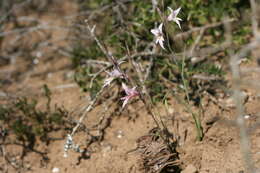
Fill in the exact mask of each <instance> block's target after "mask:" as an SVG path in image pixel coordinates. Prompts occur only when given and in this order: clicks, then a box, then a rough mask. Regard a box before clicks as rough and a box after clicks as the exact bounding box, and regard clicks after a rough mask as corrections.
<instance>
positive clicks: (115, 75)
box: [103, 69, 124, 87]
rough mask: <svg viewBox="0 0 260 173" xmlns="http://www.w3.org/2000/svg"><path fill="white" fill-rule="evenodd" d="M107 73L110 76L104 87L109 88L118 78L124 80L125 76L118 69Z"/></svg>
mask: <svg viewBox="0 0 260 173" xmlns="http://www.w3.org/2000/svg"><path fill="white" fill-rule="evenodd" d="M106 73H107V74H108V75H109V77H108V78H106V79H105V81H104V85H103V87H106V86H109V85H110V84H111V82H112V81H113V80H114V79H116V78H124V74H123V73H121V72H120V71H119V70H117V69H114V70H113V71H112V72H107V71H106Z"/></svg>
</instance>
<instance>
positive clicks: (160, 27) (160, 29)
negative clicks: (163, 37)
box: [158, 23, 163, 33]
mask: <svg viewBox="0 0 260 173" xmlns="http://www.w3.org/2000/svg"><path fill="white" fill-rule="evenodd" d="M162 27H163V23H161V24H160V25H159V28H158V29H159V31H160V33H162Z"/></svg>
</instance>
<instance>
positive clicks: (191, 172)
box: [181, 165, 197, 173]
mask: <svg viewBox="0 0 260 173" xmlns="http://www.w3.org/2000/svg"><path fill="white" fill-rule="evenodd" d="M181 173H197V168H196V167H195V166H194V165H188V166H187V167H186V168H185V169H184V170H183V171H181Z"/></svg>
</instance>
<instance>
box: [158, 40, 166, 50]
mask: <svg viewBox="0 0 260 173" xmlns="http://www.w3.org/2000/svg"><path fill="white" fill-rule="evenodd" d="M163 41H164V40H159V44H160V46H161V47H162V48H163V49H165V48H164V46H163Z"/></svg>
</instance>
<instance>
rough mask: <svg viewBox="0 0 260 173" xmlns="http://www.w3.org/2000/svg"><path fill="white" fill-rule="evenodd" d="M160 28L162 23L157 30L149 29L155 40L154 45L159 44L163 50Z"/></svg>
mask: <svg viewBox="0 0 260 173" xmlns="http://www.w3.org/2000/svg"><path fill="white" fill-rule="evenodd" d="M162 27H163V23H161V24H160V25H159V27H158V28H154V29H151V33H153V35H154V36H155V39H156V40H155V43H156V44H157V43H159V44H160V46H161V47H162V48H163V49H165V48H164V46H163V42H164V38H163V31H162Z"/></svg>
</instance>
